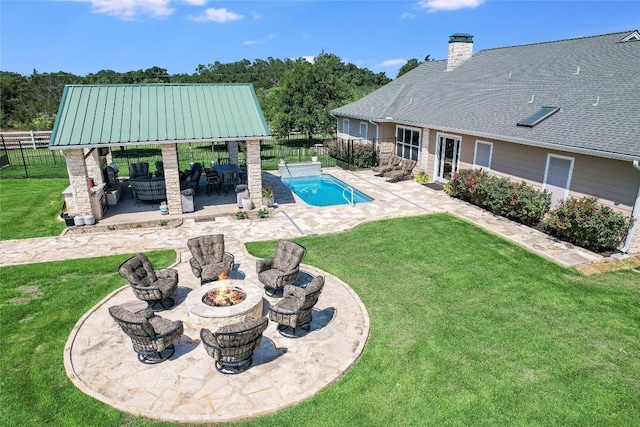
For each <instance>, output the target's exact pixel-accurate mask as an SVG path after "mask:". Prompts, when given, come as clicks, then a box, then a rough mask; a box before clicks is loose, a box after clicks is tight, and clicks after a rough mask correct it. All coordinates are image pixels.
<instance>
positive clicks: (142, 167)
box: [129, 162, 152, 179]
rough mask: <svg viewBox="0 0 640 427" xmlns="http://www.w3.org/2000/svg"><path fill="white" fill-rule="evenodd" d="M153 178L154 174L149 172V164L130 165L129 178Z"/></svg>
mask: <svg viewBox="0 0 640 427" xmlns="http://www.w3.org/2000/svg"><path fill="white" fill-rule="evenodd" d="M151 177H152V174H151V172H149V163H147V162H138V163H129V178H142V179H149V178H151Z"/></svg>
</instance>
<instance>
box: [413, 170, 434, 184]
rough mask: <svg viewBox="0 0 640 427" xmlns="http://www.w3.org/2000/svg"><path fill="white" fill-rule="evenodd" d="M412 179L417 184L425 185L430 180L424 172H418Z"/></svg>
mask: <svg viewBox="0 0 640 427" xmlns="http://www.w3.org/2000/svg"><path fill="white" fill-rule="evenodd" d="M414 179H415V180H416V182H417V183H418V184H427V183H428V182H429V180H430V179H431V178H430V177H429V174H428V173H426V172H418V173H417V174H416V176H415V178H414Z"/></svg>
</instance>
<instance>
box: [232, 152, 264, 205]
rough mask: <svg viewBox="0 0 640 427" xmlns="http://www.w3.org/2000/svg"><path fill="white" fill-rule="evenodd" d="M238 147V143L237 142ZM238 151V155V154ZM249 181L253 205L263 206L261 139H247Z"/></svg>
mask: <svg viewBox="0 0 640 427" xmlns="http://www.w3.org/2000/svg"><path fill="white" fill-rule="evenodd" d="M236 147H237V143H236ZM237 155H238V154H237V151H236V156H237ZM247 183H248V186H249V197H250V198H251V201H252V202H253V206H255V207H258V208H259V207H261V206H262V165H261V163H260V141H259V140H251V141H247Z"/></svg>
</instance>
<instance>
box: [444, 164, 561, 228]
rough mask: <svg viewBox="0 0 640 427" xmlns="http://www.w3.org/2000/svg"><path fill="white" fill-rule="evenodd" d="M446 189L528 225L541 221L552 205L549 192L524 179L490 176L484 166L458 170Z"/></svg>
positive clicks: (451, 194) (475, 203)
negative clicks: (515, 180) (540, 189)
mask: <svg viewBox="0 0 640 427" xmlns="http://www.w3.org/2000/svg"><path fill="white" fill-rule="evenodd" d="M444 191H445V192H446V193H447V194H449V195H450V196H452V197H456V198H459V199H462V200H465V201H467V202H469V203H472V204H474V205H476V206H480V207H481V208H483V209H486V210H488V211H490V212H492V213H494V214H496V215H500V216H503V217H505V218H509V219H511V220H513V221H516V222H519V223H521V224H526V225H537V224H538V223H540V221H541V220H542V218H543V217H544V215H545V214H546V213H547V211H548V210H549V206H550V205H551V195H550V194H549V193H548V192H546V191H539V190H537V189H535V188H534V187H532V186H530V185H528V184H527V183H525V182H524V181H522V182H519V183H517V182H512V181H510V180H509V179H507V178H500V177H495V176H491V175H489V173H487V172H485V171H483V170H481V169H477V170H471V169H464V170H461V171H459V172H458V173H456V174H454V175H453V176H452V177H451V181H449V182H448V183H447V184H446V185H445V186H444Z"/></svg>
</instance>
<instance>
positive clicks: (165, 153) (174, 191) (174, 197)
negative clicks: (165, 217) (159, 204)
mask: <svg viewBox="0 0 640 427" xmlns="http://www.w3.org/2000/svg"><path fill="white" fill-rule="evenodd" d="M162 162H163V164H164V182H165V185H166V187H167V206H168V207H169V215H180V214H181V213H182V199H181V197H180V173H179V172H180V167H179V165H178V147H177V145H176V144H162Z"/></svg>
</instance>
